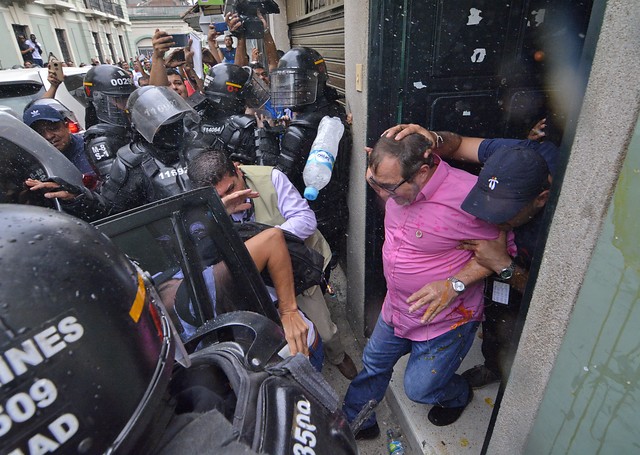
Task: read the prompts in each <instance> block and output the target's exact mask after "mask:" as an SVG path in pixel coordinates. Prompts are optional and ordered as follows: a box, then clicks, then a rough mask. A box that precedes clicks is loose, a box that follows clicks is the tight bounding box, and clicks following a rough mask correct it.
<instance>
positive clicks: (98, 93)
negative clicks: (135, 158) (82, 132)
mask: <svg viewBox="0 0 640 455" xmlns="http://www.w3.org/2000/svg"><path fill="white" fill-rule="evenodd" d="M83 85H84V92H85V94H86V95H87V97H88V98H89V99H90V100H91V103H92V105H93V107H94V109H95V112H96V116H97V117H98V119H99V120H100V121H102V122H104V123H110V124H112V125H119V126H126V125H128V121H127V116H126V115H125V113H124V108H125V105H126V104H127V99H128V98H129V95H130V94H131V93H132V92H133V91H134V90H135V88H136V87H135V86H134V85H133V79H132V78H131V75H130V74H129V73H127V72H126V71H125V70H123V69H122V68H120V67H118V66H115V65H98V66H94V67H92V68H91V69H90V70H89V71H88V72H87V74H86V75H85V77H84V83H83ZM88 126H91V125H88Z"/></svg>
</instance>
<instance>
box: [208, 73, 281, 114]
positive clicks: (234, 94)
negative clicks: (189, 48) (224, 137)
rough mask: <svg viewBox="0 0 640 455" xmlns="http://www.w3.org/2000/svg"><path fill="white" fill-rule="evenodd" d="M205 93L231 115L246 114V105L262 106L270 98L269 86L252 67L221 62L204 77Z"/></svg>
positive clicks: (211, 101) (211, 100)
mask: <svg viewBox="0 0 640 455" xmlns="http://www.w3.org/2000/svg"><path fill="white" fill-rule="evenodd" d="M204 95H205V96H206V97H207V100H209V102H210V103H212V104H213V105H214V106H216V107H217V108H219V109H220V110H222V111H223V112H225V113H227V114H229V115H232V114H244V110H245V107H252V108H260V107H262V106H263V105H264V103H266V102H267V101H268V100H269V88H268V87H267V86H266V85H265V83H264V82H263V81H262V80H261V79H260V77H258V75H257V74H255V73H254V72H253V70H252V69H251V68H250V67H248V66H242V67H241V66H238V65H233V64H231V63H219V64H217V65H215V66H213V67H212V68H211V69H210V70H209V74H208V75H207V77H205V79H204Z"/></svg>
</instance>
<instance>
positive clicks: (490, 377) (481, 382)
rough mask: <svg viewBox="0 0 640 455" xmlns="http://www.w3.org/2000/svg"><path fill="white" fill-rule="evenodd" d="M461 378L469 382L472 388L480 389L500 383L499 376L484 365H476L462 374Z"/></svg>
mask: <svg viewBox="0 0 640 455" xmlns="http://www.w3.org/2000/svg"><path fill="white" fill-rule="evenodd" d="M461 376H462V377H463V378H465V379H466V380H467V382H469V384H470V385H471V387H472V388H474V389H481V388H482V387H484V386H487V385H489V384H494V383H496V382H500V376H499V375H497V374H495V373H494V372H493V371H491V370H490V369H489V368H487V367H486V366H484V365H476V366H475V367H473V368H469V369H468V370H467V371H465V372H464V373H462V375H461Z"/></svg>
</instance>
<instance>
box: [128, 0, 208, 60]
mask: <svg viewBox="0 0 640 455" xmlns="http://www.w3.org/2000/svg"><path fill="white" fill-rule="evenodd" d="M191 6H192V4H191V3H189V2H186V1H173V0H150V1H141V2H136V1H135V0H129V1H128V2H127V8H128V10H129V19H130V20H131V42H132V43H133V46H134V48H135V49H136V53H138V54H144V55H146V56H150V55H151V53H152V52H153V46H152V44H151V38H152V37H153V34H154V33H155V31H156V29H160V30H163V31H165V32H167V33H168V34H170V35H173V34H186V33H190V32H192V31H194V30H193V29H192V28H191V27H190V26H189V24H187V23H186V22H185V21H184V20H183V18H182V17H183V16H184V14H185V13H186V12H187V11H188V10H189V8H191ZM197 31H199V30H197Z"/></svg>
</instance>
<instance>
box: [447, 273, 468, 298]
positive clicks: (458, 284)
mask: <svg viewBox="0 0 640 455" xmlns="http://www.w3.org/2000/svg"><path fill="white" fill-rule="evenodd" d="M447 281H449V282H450V283H451V287H452V288H453V290H454V291H456V292H457V293H458V294H462V293H463V292H464V290H465V289H466V288H467V287H466V286H465V285H464V283H463V282H462V281H460V280H459V279H457V278H456V277H454V276H450V277H449V278H447Z"/></svg>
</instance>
